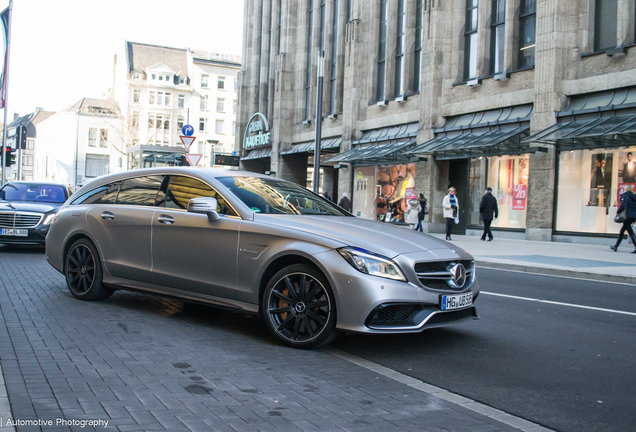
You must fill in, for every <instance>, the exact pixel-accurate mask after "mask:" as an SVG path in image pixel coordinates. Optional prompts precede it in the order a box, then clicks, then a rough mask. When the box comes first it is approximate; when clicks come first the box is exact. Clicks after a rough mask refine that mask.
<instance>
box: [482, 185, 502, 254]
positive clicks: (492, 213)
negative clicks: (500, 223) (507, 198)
mask: <svg viewBox="0 0 636 432" xmlns="http://www.w3.org/2000/svg"><path fill="white" fill-rule="evenodd" d="M479 214H480V215H481V220H482V221H484V234H483V235H482V236H481V240H482V241H484V240H486V236H488V241H492V240H493V236H492V231H491V230H490V224H491V223H492V221H493V218H494V219H497V218H498V217H499V208H498V206H497V198H495V197H494V196H492V188H491V187H487V188H486V193H485V194H484V196H483V197H482V198H481V203H480V204H479Z"/></svg>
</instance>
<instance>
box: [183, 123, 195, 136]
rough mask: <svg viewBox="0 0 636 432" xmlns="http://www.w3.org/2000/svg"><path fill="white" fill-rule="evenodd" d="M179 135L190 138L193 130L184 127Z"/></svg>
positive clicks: (187, 126) (188, 126)
mask: <svg viewBox="0 0 636 432" xmlns="http://www.w3.org/2000/svg"><path fill="white" fill-rule="evenodd" d="M181 133H182V134H183V135H185V136H192V135H193V134H194V128H193V127H192V126H190V125H185V126H183V128H182V129H181Z"/></svg>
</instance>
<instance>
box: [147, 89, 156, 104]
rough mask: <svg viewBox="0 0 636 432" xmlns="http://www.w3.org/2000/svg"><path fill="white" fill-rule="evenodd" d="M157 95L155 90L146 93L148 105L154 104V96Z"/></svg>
mask: <svg viewBox="0 0 636 432" xmlns="http://www.w3.org/2000/svg"><path fill="white" fill-rule="evenodd" d="M156 97H157V92H154V91H151V92H150V93H149V94H148V103H149V104H150V105H154V104H155V98H156Z"/></svg>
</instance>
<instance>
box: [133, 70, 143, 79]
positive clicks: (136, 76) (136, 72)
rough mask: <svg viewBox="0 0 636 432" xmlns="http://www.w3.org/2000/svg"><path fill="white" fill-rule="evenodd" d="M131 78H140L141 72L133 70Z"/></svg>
mask: <svg viewBox="0 0 636 432" xmlns="http://www.w3.org/2000/svg"><path fill="white" fill-rule="evenodd" d="M133 78H134V79H141V72H139V71H135V72H133Z"/></svg>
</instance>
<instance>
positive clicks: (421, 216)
mask: <svg viewBox="0 0 636 432" xmlns="http://www.w3.org/2000/svg"><path fill="white" fill-rule="evenodd" d="M417 200H418V201H419V202H420V207H422V210H420V212H419V213H418V214H417V226H416V227H415V231H419V232H424V229H423V228H422V221H423V220H424V217H426V215H427V213H428V210H426V198H424V195H423V194H420V196H419V197H418V198H417Z"/></svg>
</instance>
